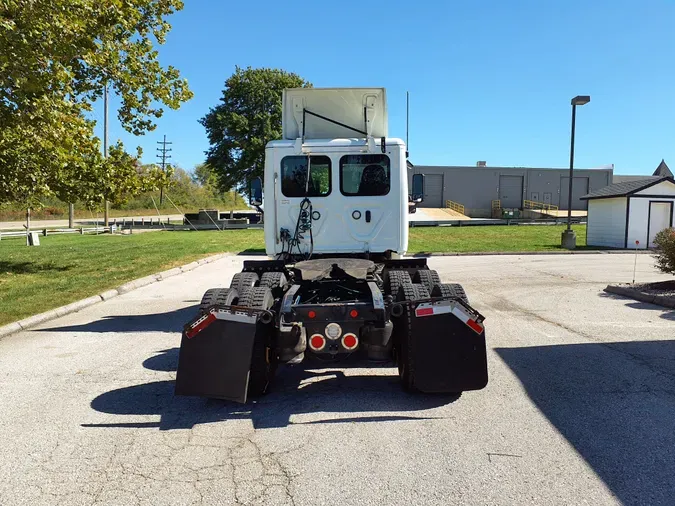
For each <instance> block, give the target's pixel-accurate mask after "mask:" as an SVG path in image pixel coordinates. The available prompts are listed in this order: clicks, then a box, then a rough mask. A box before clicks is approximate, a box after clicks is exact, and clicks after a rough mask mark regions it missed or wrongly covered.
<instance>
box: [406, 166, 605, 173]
mask: <svg viewBox="0 0 675 506" xmlns="http://www.w3.org/2000/svg"><path fill="white" fill-rule="evenodd" d="M421 167H424V168H429V169H478V170H505V169H508V170H566V171H569V170H570V169H569V167H502V166H497V165H488V166H478V165H424V164H416V165H415V168H418V169H419V168H421ZM574 170H575V171H577V170H583V171H587V170H595V171H598V172H602V171H605V172H606V171H614V169H613V168H611V167H590V168H575V169H574Z"/></svg>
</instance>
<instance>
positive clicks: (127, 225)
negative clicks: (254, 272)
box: [0, 220, 263, 240]
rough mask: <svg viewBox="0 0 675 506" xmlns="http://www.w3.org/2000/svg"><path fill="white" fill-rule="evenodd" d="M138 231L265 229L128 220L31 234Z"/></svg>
mask: <svg viewBox="0 0 675 506" xmlns="http://www.w3.org/2000/svg"><path fill="white" fill-rule="evenodd" d="M135 228H136V229H138V230H174V231H176V230H177V231H180V230H237V229H244V228H258V229H261V228H263V224H262V223H221V224H220V225H216V224H212V223H209V224H196V223H191V224H188V223H169V224H167V223H165V222H163V221H162V222H158V221H157V220H155V221H154V222H153V223H152V224H150V220H143V221H142V222H141V220H136V221H131V220H126V221H125V222H124V226H123V225H121V223H120V222H118V223H117V224H112V225H111V226H109V227H102V226H101V227H78V228H40V229H31V230H30V233H34V234H35V233H37V234H40V235H42V236H44V237H46V236H49V235H57V234H82V235H84V234H104V233H114V232H128V233H132V234H133V232H134V229H135ZM28 233H29V232H27V231H26V230H10V231H6V232H0V240H2V239H11V238H16V237H26V236H27V235H28Z"/></svg>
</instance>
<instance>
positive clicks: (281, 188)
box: [275, 155, 335, 254]
mask: <svg viewBox="0 0 675 506" xmlns="http://www.w3.org/2000/svg"><path fill="white" fill-rule="evenodd" d="M309 163H310V158H309V157H308V156H307V155H289V156H284V157H283V158H282V159H281V163H280V167H279V169H280V170H279V175H280V178H279V184H278V185H277V186H276V195H275V199H276V202H277V203H278V205H277V209H276V211H277V226H278V228H279V230H280V229H282V228H285V229H286V230H288V231H289V232H290V234H291V235H293V234H294V233H295V227H296V225H297V223H298V215H299V214H300V211H301V206H302V202H303V200H304V198H305V189H307V197H308V198H309V199H310V201H311V212H312V215H313V216H312V237H313V239H314V243H315V245H321V244H323V243H325V242H326V239H325V235H326V222H327V218H328V214H329V213H328V209H327V206H328V200H327V199H328V197H329V196H330V194H331V192H334V191H335V190H334V189H333V188H332V182H331V178H332V167H331V159H330V158H329V157H328V156H323V155H312V156H311V165H310V167H309V169H310V171H309V173H310V176H309V185H307V186H306V181H307V166H308V164H309ZM307 212H309V208H308V209H307ZM302 235H303V236H304V240H302V241H301V244H302V245H301V246H300V249H301V251H302V253H308V252H309V243H310V234H309V232H307V233H303V234H302ZM285 246H286V251H287V250H288V245H285ZM292 253H293V254H297V253H299V252H298V250H297V248H295V249H294V250H293V252H292Z"/></svg>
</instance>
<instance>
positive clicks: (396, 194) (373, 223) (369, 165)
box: [337, 153, 401, 252]
mask: <svg viewBox="0 0 675 506" xmlns="http://www.w3.org/2000/svg"><path fill="white" fill-rule="evenodd" d="M393 162H395V160H392V159H390V156H389V155H388V154H384V153H383V154H380V153H378V154H345V155H341V156H340V158H339V162H338V167H337V170H338V174H337V176H338V180H339V189H337V190H339V197H340V201H341V202H342V205H343V212H342V213H341V214H342V223H343V225H344V231H345V232H346V233H342V234H341V235H342V237H343V240H342V244H341V245H340V249H341V250H343V251H344V250H346V251H370V252H383V251H385V250H387V249H393V250H396V248H397V246H398V242H399V240H398V239H399V237H398V234H399V228H400V227H399V221H400V209H401V203H400V199H401V197H400V191H399V189H400V186H399V185H400V182H399V181H398V179H399V174H398V170H394V169H395V168H394V167H392V165H393Z"/></svg>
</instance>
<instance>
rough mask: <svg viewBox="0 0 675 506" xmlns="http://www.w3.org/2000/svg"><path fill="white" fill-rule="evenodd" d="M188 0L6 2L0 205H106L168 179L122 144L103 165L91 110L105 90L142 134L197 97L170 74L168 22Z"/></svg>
mask: <svg viewBox="0 0 675 506" xmlns="http://www.w3.org/2000/svg"><path fill="white" fill-rule="evenodd" d="M182 7H183V3H182V1H180V0H127V1H125V2H109V1H104V2H101V1H99V0H4V1H2V2H0V125H2V128H0V202H7V201H19V202H21V203H24V204H25V205H28V206H33V205H35V204H36V203H38V201H39V199H40V198H41V197H45V196H50V195H55V196H57V197H59V198H60V199H62V200H65V201H70V202H73V201H75V200H82V201H85V202H89V203H99V202H100V201H101V200H102V199H103V198H110V200H113V201H114V199H115V198H118V197H120V196H121V195H124V194H129V193H134V192H139V191H144V190H145V189H147V188H149V187H150V186H156V185H158V184H160V183H161V179H162V178H161V177H158V176H160V175H159V174H157V173H155V172H153V171H150V172H144V171H140V170H138V166H139V164H138V161H137V159H136V157H134V156H132V155H130V154H128V153H126V152H125V151H124V148H123V146H122V145H121V144H118V145H117V146H115V147H114V148H113V149H111V150H110V157H109V159H108V160H104V159H103V157H102V156H101V154H100V142H99V140H98V139H96V138H95V137H94V132H93V128H94V124H95V123H94V122H93V121H91V120H89V119H87V118H86V116H85V114H86V113H87V112H88V111H91V110H92V106H93V104H94V102H96V101H97V100H99V99H100V98H101V96H102V94H103V90H104V87H105V86H106V85H107V86H108V87H109V88H110V89H111V90H112V92H113V93H116V94H117V95H118V96H119V98H120V101H121V106H120V108H119V110H118V118H119V121H120V123H121V124H122V126H123V127H124V128H125V129H126V130H127V131H129V132H132V133H134V134H136V135H139V134H142V133H144V132H147V131H149V130H152V129H154V126H155V125H154V123H153V119H154V118H159V117H160V116H161V115H162V112H163V110H162V108H161V107H158V105H160V104H163V105H165V106H167V107H170V108H172V109H177V108H178V107H179V106H180V104H181V102H183V101H185V100H188V99H189V98H190V97H191V96H192V93H191V92H190V91H189V89H188V87H187V83H186V81H185V80H184V79H182V78H181V77H180V75H179V72H178V71H177V70H176V69H175V68H173V67H170V66H169V67H167V68H163V67H162V66H161V65H160V64H159V61H158V59H157V57H158V53H157V51H156V49H155V48H154V46H155V44H163V43H164V41H165V37H166V34H167V33H168V31H169V30H170V28H171V27H170V25H169V24H168V23H167V21H166V20H165V18H166V17H167V16H168V15H170V14H172V13H174V12H175V11H177V10H180V9H182Z"/></svg>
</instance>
